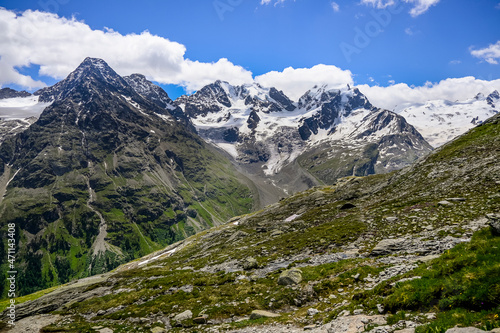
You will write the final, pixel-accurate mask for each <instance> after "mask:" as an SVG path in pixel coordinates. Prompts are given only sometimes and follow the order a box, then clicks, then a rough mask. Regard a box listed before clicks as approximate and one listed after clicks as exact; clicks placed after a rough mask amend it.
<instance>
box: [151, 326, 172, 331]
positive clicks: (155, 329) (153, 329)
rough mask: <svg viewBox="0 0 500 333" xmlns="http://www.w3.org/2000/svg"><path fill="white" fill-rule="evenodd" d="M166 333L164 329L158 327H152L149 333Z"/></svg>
mask: <svg viewBox="0 0 500 333" xmlns="http://www.w3.org/2000/svg"><path fill="white" fill-rule="evenodd" d="M166 332H168V331H167V330H166V329H164V328H161V327H158V326H156V327H153V328H152V329H151V333H166Z"/></svg>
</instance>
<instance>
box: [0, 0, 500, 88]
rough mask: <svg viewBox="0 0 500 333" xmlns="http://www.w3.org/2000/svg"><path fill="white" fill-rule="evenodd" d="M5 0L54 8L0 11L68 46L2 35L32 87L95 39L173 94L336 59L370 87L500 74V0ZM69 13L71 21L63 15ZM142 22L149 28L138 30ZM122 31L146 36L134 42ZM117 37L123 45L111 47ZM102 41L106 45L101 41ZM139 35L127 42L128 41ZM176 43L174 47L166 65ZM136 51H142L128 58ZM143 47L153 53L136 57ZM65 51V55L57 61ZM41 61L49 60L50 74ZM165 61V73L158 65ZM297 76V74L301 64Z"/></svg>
mask: <svg viewBox="0 0 500 333" xmlns="http://www.w3.org/2000/svg"><path fill="white" fill-rule="evenodd" d="M391 2H392V5H391ZM429 5H430V6H429ZM0 7H3V8H5V9H4V11H6V12H8V13H11V14H12V13H15V14H16V15H17V16H18V17H20V16H23V15H26V12H25V11H26V10H33V11H35V10H37V11H41V12H52V13H55V14H57V17H56V18H54V17H52V19H48V18H47V17H46V16H43V15H41V14H39V16H38V18H37V17H31V18H29V19H28V18H26V20H25V21H23V22H24V23H23V22H21V20H19V19H16V20H14V19H13V18H12V15H11V16H10V17H7V16H8V15H7V16H0V20H1V21H0V24H7V25H9V26H11V27H12V26H13V25H15V24H18V25H19V26H17V27H16V28H15V29H17V30H18V31H19V29H20V30H21V32H22V33H24V35H26V36H25V38H24V39H25V40H28V41H29V40H30V39H31V38H36V39H37V40H40V39H47V40H45V41H43V42H44V43H45V44H48V45H50V43H54V45H55V44H58V45H57V46H56V47H54V51H53V52H58V54H59V56H55V55H54V54H47V55H46V56H42V54H43V53H44V52H45V51H43V50H41V49H42V48H43V46H39V45H37V43H38V42H37V41H32V42H31V43H29V42H26V45H28V44H29V45H30V46H26V45H25V47H26V48H27V50H23V51H22V52H16V48H17V47H19V46H18V45H19V42H16V43H11V44H9V43H10V42H11V40H6V39H4V40H2V39H1V37H0V56H1V58H0V62H1V61H4V64H3V65H2V64H1V63H0V84H2V86H13V87H24V88H31V90H33V89H35V88H36V87H38V86H40V85H41V84H42V83H41V82H43V83H45V84H52V83H54V82H55V81H56V80H58V79H60V78H62V77H64V76H65V75H67V72H68V73H69V71H70V70H71V69H70V68H72V67H75V65H77V64H78V62H79V61H80V60H79V59H81V60H83V59H82V57H83V56H84V55H85V53H86V50H87V49H88V54H87V55H89V56H101V57H103V58H105V60H106V61H108V63H110V65H112V66H113V67H114V68H115V69H117V70H118V72H119V73H120V74H130V73H129V72H131V71H139V72H140V71H141V65H143V66H149V67H148V68H147V69H145V70H144V74H146V75H147V76H148V77H149V78H151V79H153V80H155V81H157V82H159V83H161V84H162V85H163V87H165V89H166V90H167V91H168V92H169V94H170V95H172V97H174V98H175V97H177V96H178V95H179V94H181V93H184V88H182V89H179V88H177V87H178V85H182V86H184V87H185V88H187V90H189V91H194V90H196V89H199V87H200V85H202V84H205V83H207V82H209V81H211V80H214V79H216V78H219V77H218V76H220V78H221V79H225V80H228V81H230V82H231V81H234V83H235V84H239V83H242V82H245V81H248V80H249V78H250V79H252V77H253V78H256V77H258V76H262V75H264V77H263V78H262V80H260V81H258V82H260V83H268V84H271V83H275V81H276V80H282V81H290V77H289V76H287V75H281V76H279V75H277V74H280V73H282V72H283V70H284V69H285V68H288V67H292V68H293V69H298V68H304V69H310V68H314V66H316V65H319V64H324V65H327V66H331V68H330V70H331V73H330V72H328V73H330V74H331V75H330V76H338V78H336V79H332V80H333V82H334V83H342V82H344V81H345V82H347V83H349V80H350V79H349V78H347V79H346V77H345V76H346V75H347V76H350V77H351V80H352V82H353V83H354V84H356V85H367V86H381V87H387V86H392V85H394V84H398V83H402V84H405V85H407V86H409V87H411V86H412V85H414V86H419V87H425V84H426V82H433V83H439V82H440V81H442V80H447V79H449V78H463V77H469V76H472V77H474V78H475V79H478V80H483V81H495V82H496V80H498V79H500V65H499V64H497V63H496V62H499V61H500V43H498V42H499V41H500V0H476V1H470V0H469V1H465V0H403V1H398V0H393V1H391V0H358V1H344V0H336V1H335V2H333V1H323V0H315V1H312V0H295V1H293V0H215V1H212V0H203V1H195V0H185V1H171V0H144V1H137V0H134V1H128V0H120V1H118V0H108V1H102V0H101V1H96V0H87V1H80V0H39V1H38V0H36V1H22V0H21V1H20V0H0ZM416 11H419V12H416ZM64 18H65V19H67V20H66V22H62V21H61V20H63V19H64ZM37 20H38V21H37ZM2 21H3V22H2ZM16 21H17V22H16ZM49 21H50V22H49ZM68 21H69V22H68ZM26 22H28V23H26ZM30 22H31V23H30ZM33 22H35V23H33ZM40 22H43V23H40ZM71 22H79V23H80V25H81V26H80V27H79V28H78V29H80V30H78V29H76V30H75V31H80V32H79V33H77V32H75V35H74V36H66V37H65V38H66V39H65V38H63V37H61V38H59V37H60V35H65V31H67V30H68V29H66V28H65V26H66V25H68V24H69V25H73V23H71ZM30 24H31V25H34V29H33V28H30V27H29V25H30ZM23 25H24V26H23ZM58 25H59V26H58ZM26 26H28V28H26ZM86 27H87V28H86ZM15 29H14V28H12V31H15ZM58 29H59V30H58ZM108 29H112V30H113V31H114V32H110V31H109V30H108ZM24 30H27V31H28V32H27V33H25V31H24ZM31 30H35V31H36V32H32V31H31ZM23 31H24V32H23ZM68 31H69V30H68ZM144 31H148V32H149V34H148V35H147V36H144V35H141V33H143V32H144ZM91 32H92V33H91ZM87 34H89V37H87ZM99 34H100V35H99ZM102 34H107V35H106V38H108V37H109V38H108V39H106V38H104V37H102V36H101V35H102ZM113 34H115V35H116V34H117V35H120V36H122V37H124V38H125V36H129V35H130V34H135V35H136V37H137V36H139V37H137V38H136V39H137V41H131V42H130V43H128V42H127V41H125V42H124V41H123V40H119V38H114V37H113V36H111V35H113ZM17 35H19V33H17V34H16V36H17ZM91 35H92V36H91ZM47 36H49V37H50V36H52V37H50V38H49V37H47ZM80 36H81V40H79V41H78V43H79V44H80V45H76V46H74V45H72V44H70V43H68V38H73V39H79V38H80ZM141 36H142V37H143V38H142V39H143V40H141V41H139V39H140V37H141ZM101 37H102V38H101ZM112 37H113V38H112ZM115 37H116V36H115ZM154 37H161V39H164V40H166V41H168V42H169V43H171V44H172V45H170V44H168V43H166V42H164V41H159V40H156V39H155V38H154ZM124 38H121V39H124ZM146 39H147V41H146ZM115 41H116V43H117V46H112V45H111V46H110V44H113V43H114V42H115ZM100 42H102V43H104V44H105V45H104V44H103V46H102V47H100V49H98V48H96V47H97V46H96V44H98V43H100ZM135 42H137V43H136V44H137V45H136V46H133V47H130V50H129V46H124V44H130V45H135V44H134V43H135ZM21 43H23V41H21ZM59 43H60V44H61V45H59ZM64 43H66V44H68V46H67V48H65V46H64ZM86 43H89V45H88V47H87V49H86ZM1 44H4V45H1ZM40 44H41V42H40ZM157 44H158V45H157ZM167 44H168V45H167ZM106 47H110V48H113V49H114V50H118V49H120V47H124V48H125V50H122V51H120V53H116V52H115V53H116V54H115V53H113V50H109V52H108V51H106V52H104V50H103V49H104V48H106ZM154 47H159V48H162V51H158V52H156V53H154V54H152V52H150V51H148V53H147V54H144V52H145V51H144V50H141V48H142V49H143V48H148V50H149V48H154ZM29 48H32V49H31V50H28V49H29ZM6 50H7V51H6ZM171 50H174V51H173V53H174V54H176V58H175V59H173V58H174V57H172V59H171V61H170V62H168V64H166V63H165V64H164V63H163V61H164V60H163V59H164V58H166V57H169V52H170V51H171ZM49 51H50V50H49ZM474 51H475V52H474ZM128 52H130V53H133V52H136V53H137V54H136V55H134V56H130V57H129V58H130V59H128V60H127V57H128ZM141 52H142V53H141ZM176 52H177V53H176ZM38 53H40V54H38ZM47 53H49V52H48V51H47ZM65 53H67V54H65ZM101 54H102V55H101ZM474 54H476V55H474ZM108 55H109V56H108ZM105 56H108V58H110V59H106V57H105ZM145 57H146V58H147V59H148V60H147V61H146V62H147V63H146V62H144V64H143V63H142V60H140V61H138V59H144V58H145ZM14 58H15V59H14ZM186 59H187V60H188V62H187V63H186V61H185V60H186ZM220 59H225V60H223V61H220ZM57 61H59V62H60V63H64V64H62V65H60V66H58V65H57ZM148 61H149V62H148ZM151 61H154V62H155V64H154V65H151ZM214 64H215V65H214ZM9 66H10V67H9ZM23 66H24V67H23ZM40 66H42V68H45V69H44V70H42V72H41V73H39V71H40V68H41V67H40ZM168 66H172V67H171V68H170V67H168ZM175 66H177V67H175ZM56 67H57V68H56ZM167 67H168V68H169V69H168V70H166V69H165V68H167ZM174 67H175V68H174ZM5 68H9V70H10V71H8V70H4V69H5ZM159 68H160V70H161V71H163V72H162V74H161V75H159V74H158V75H157V73H156V72H157V71H158V69H159ZM12 69H13V70H12ZM316 69H317V71H319V69H318V68H316ZM272 71H275V72H277V73H275V74H276V75H275V77H268V76H266V73H269V72H272ZM317 71H316V72H315V71H314V70H313V71H311V73H306V72H303V74H304V75H306V74H307V75H309V76H307V75H306V79H305V80H306V81H307V80H308V77H310V76H312V77H313V78H314V76H316V75H317V74H316V73H317ZM16 72H17V73H19V74H21V75H17V74H16ZM323 72H324V71H323ZM289 74H290V75H291V72H290V73H289ZM295 74H297V73H295ZM169 75H170V77H169ZM2 76H3V77H2ZM174 76H175V78H174ZM293 77H294V79H295V80H299V79H300V78H301V75H295V76H293ZM29 78H31V79H32V80H29ZM309 79H310V78H309ZM321 80H322V79H321V78H320V79H319V81H320V82H319V83H322V82H321ZM326 80H328V79H326ZM9 81H10V82H9ZM40 81H41V82H40ZM292 81H293V80H292ZM280 84H281V86H282V87H281V88H283V89H284V90H285V92H288V91H287V90H290V91H292V90H293V89H295V90H297V91H300V89H303V88H301V87H302V86H300V87H287V82H283V83H281V82H279V83H278V84H275V85H277V86H278V88H280ZM495 84H496V83H495ZM306 85H307V84H306ZM493 86H495V85H493ZM304 92H305V91H304ZM471 93H472V92H471ZM290 94H292V95H297V94H298V93H295V94H294V93H292V92H290ZM465 97H469V96H465Z"/></svg>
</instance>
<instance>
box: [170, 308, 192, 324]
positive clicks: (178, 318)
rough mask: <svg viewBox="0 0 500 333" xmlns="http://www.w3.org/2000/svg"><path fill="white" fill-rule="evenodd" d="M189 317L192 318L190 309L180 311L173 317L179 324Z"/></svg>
mask: <svg viewBox="0 0 500 333" xmlns="http://www.w3.org/2000/svg"><path fill="white" fill-rule="evenodd" d="M191 318H193V313H192V312H191V310H186V311H184V312H181V313H179V314H178V315H176V316H175V317H174V321H175V322H176V323H177V324H181V323H182V322H183V321H186V320H189V319H191Z"/></svg>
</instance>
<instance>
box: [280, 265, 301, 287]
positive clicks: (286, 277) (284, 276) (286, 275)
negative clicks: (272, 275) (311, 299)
mask: <svg viewBox="0 0 500 333" xmlns="http://www.w3.org/2000/svg"><path fill="white" fill-rule="evenodd" d="M300 281H302V271H301V270H300V269H298V268H292V269H289V270H286V271H284V272H283V273H281V274H280V277H279V278H278V284H280V285H283V286H290V285H293V284H298V283H300Z"/></svg>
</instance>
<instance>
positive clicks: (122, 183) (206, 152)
mask: <svg viewBox="0 0 500 333" xmlns="http://www.w3.org/2000/svg"><path fill="white" fill-rule="evenodd" d="M37 95H38V96H39V99H40V100H42V101H45V102H46V103H50V105H49V106H48V107H46V108H45V110H44V111H43V112H42V114H41V115H40V117H39V119H38V120H37V121H36V122H35V123H33V124H32V125H31V126H30V127H29V128H28V129H26V130H25V131H24V132H22V133H20V134H18V135H15V136H11V137H9V138H7V139H6V140H5V141H4V142H3V143H2V145H1V146H0V213H1V225H2V226H3V228H4V229H2V230H6V229H5V226H6V225H7V224H8V223H15V224H16V226H17V228H18V229H17V235H18V236H19V247H18V253H17V260H18V264H19V275H18V279H17V282H18V288H19V292H20V294H26V293H29V292H33V291H36V290H39V289H41V288H45V287H48V286H53V285H57V284H60V283H65V282H67V281H69V280H72V279H75V278H79V277H84V276H89V275H92V274H96V273H101V272H105V271H108V270H110V269H112V268H114V267H116V266H117V265H119V264H120V263H122V262H124V261H128V260H130V259H133V258H136V257H138V256H142V255H144V254H147V253H150V252H152V251H154V250H156V249H158V248H161V247H163V246H165V245H167V244H170V243H172V242H173V241H176V240H179V239H182V238H184V237H187V236H189V235H191V234H194V233H196V232H198V231H201V230H203V229H206V228H208V227H210V226H214V225H219V224H221V223H223V222H224V221H226V220H227V219H228V218H230V217H232V216H234V215H235V214H241V213H245V212H248V211H250V209H251V208H252V205H253V199H252V193H251V191H250V190H249V187H248V186H247V185H246V184H244V183H242V182H241V181H240V180H239V179H240V178H242V177H241V175H239V174H238V172H237V171H236V170H234V168H233V167H232V166H231V165H230V163H229V162H227V161H226V160H225V159H224V158H223V157H222V156H221V155H220V154H219V153H217V152H215V151H214V150H213V149H211V148H210V147H208V146H207V145H206V144H205V143H204V142H203V140H202V139H201V138H200V137H198V136H197V135H196V134H195V133H193V132H192V131H191V130H189V129H188V128H187V127H186V126H185V125H183V124H182V123H181V122H179V121H177V120H176V119H175V117H174V116H173V115H172V114H170V112H169V111H168V109H165V108H162V107H160V106H158V105H157V104H155V103H154V102H152V101H149V100H148V99H145V98H144V97H142V96H141V95H139V94H138V93H137V92H136V91H135V89H134V88H133V87H132V86H131V85H129V84H128V83H127V81H126V80H125V79H124V78H122V77H120V76H119V75H118V74H117V73H116V72H114V70H113V69H111V68H110V67H109V66H108V65H107V64H106V63H105V62H104V61H103V60H100V59H93V58H87V59H85V61H84V62H83V63H82V64H81V65H80V66H79V67H78V68H77V69H76V70H75V71H74V72H72V73H71V74H70V75H69V76H68V77H67V78H66V79H64V80H63V81H61V82H59V83H57V84H56V85H54V86H53V87H48V88H44V89H42V90H40V91H38V92H37ZM6 239H7V238H6V237H5V238H4V241H5V242H6ZM5 242H3V246H6V243H5ZM4 260H5V259H2V261H1V264H2V269H3V268H5V267H6V262H5V261H4ZM3 271H4V272H5V271H6V270H5V269H3Z"/></svg>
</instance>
